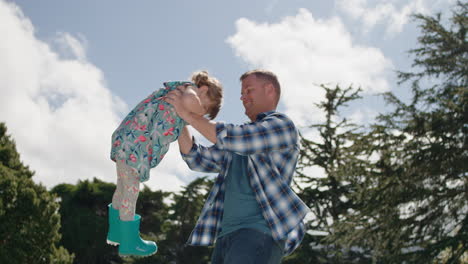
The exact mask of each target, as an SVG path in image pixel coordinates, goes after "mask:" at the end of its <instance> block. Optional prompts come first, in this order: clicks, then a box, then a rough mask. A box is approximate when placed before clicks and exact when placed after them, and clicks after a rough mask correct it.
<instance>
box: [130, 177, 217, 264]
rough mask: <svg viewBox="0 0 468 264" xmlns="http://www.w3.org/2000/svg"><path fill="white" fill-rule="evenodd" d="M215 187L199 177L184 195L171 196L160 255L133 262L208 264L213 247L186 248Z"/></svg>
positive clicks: (163, 226) (159, 237)
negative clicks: (212, 187)
mask: <svg viewBox="0 0 468 264" xmlns="http://www.w3.org/2000/svg"><path fill="white" fill-rule="evenodd" d="M212 184H213V181H212V180H209V179H207V178H206V177H201V178H197V179H195V180H194V181H192V182H191V183H190V184H189V185H187V186H186V187H184V189H183V190H182V191H181V192H180V193H173V194H171V200H172V203H171V205H170V206H169V211H168V214H165V215H164V216H163V218H161V220H163V221H164V223H163V225H162V230H160V233H159V234H160V235H159V236H157V238H158V240H157V241H158V242H157V243H158V253H156V254H155V255H153V256H150V257H147V258H135V259H132V260H131V261H129V263H138V264H143V263H191V264H206V263H208V262H209V260H210V257H211V248H209V247H193V246H188V245H186V242H187V239H188V238H189V236H190V233H191V232H192V230H193V228H194V227H195V224H196V222H197V219H198V216H199V215H200V212H201V210H202V207H203V205H204V203H205V200H206V198H207V195H208V193H209V190H210V188H211V186H212Z"/></svg>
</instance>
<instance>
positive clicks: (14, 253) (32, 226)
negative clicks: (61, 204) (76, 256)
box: [0, 123, 73, 263]
mask: <svg viewBox="0 0 468 264" xmlns="http://www.w3.org/2000/svg"><path fill="white" fill-rule="evenodd" d="M6 132H7V129H6V126H5V124H4V123H0V223H2V224H1V225H0V263H72V261H73V255H70V254H69V253H68V251H67V250H65V249H64V248H63V247H59V246H58V241H59V240H60V233H59V228H60V216H59V214H58V213H57V210H58V203H57V202H56V201H55V196H53V195H51V194H49V193H48V192H47V190H46V189H45V188H44V187H43V186H41V185H38V184H35V183H34V182H33V180H32V179H31V177H32V176H33V174H34V173H33V172H32V171H30V170H29V168H28V167H27V166H25V165H23V164H22V162H21V161H20V155H19V153H18V152H17V151H16V145H15V142H14V141H13V140H12V139H11V138H10V136H8V135H7V134H6Z"/></svg>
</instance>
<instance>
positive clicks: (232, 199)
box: [166, 70, 309, 264]
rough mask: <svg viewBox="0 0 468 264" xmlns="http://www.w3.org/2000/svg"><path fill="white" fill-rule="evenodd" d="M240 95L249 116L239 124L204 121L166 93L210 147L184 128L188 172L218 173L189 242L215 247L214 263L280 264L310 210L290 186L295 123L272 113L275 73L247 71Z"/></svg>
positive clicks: (297, 240) (295, 155)
mask: <svg viewBox="0 0 468 264" xmlns="http://www.w3.org/2000/svg"><path fill="white" fill-rule="evenodd" d="M240 80H241V82H242V89H241V98H240V99H241V100H242V103H243V105H244V108H245V114H246V115H247V116H248V117H249V119H250V120H251V122H250V123H247V124H243V125H233V124H225V123H222V122H213V121H209V120H207V119H206V118H203V117H200V116H197V115H195V114H193V113H191V112H190V111H189V110H188V109H186V108H184V107H183V105H182V104H181V102H180V92H178V91H174V92H172V93H170V94H169V95H168V98H167V99H166V100H167V102H169V103H170V104H172V105H173V106H174V108H175V110H176V111H177V113H178V114H179V116H180V117H181V118H182V119H184V120H185V121H187V123H189V124H190V125H192V127H194V128H195V129H196V130H198V131H199V132H200V133H201V134H202V135H203V136H205V137H206V138H207V139H208V140H209V141H211V142H213V143H214V145H212V146H210V147H205V146H201V145H199V144H197V143H196V142H195V141H194V138H193V137H192V136H191V134H190V132H189V130H188V129H187V127H184V129H183V131H182V133H181V134H180V136H179V139H178V141H179V147H180V151H181V153H182V157H183V159H184V160H185V162H186V163H187V164H188V166H189V167H190V168H191V169H192V170H196V171H201V172H217V173H219V175H218V176H217V178H216V182H215V184H214V185H213V187H212V189H211V191H210V194H209V196H208V198H207V201H206V202H205V205H204V207H203V209H202V212H201V214H200V217H199V219H198V222H197V224H196V226H195V228H194V230H193V231H192V234H191V235H190V237H189V239H188V242H187V243H188V244H190V245H212V244H213V243H214V242H215V241H216V244H215V249H214V251H213V255H212V263H213V264H218V263H224V264H226V263H242V264H247V263H256V264H259V263H280V261H281V258H282V257H283V256H284V255H287V254H290V253H291V252H292V251H293V250H294V249H296V247H297V246H298V245H299V243H300V241H301V240H302V238H303V236H304V224H303V222H302V221H303V219H304V216H305V215H306V214H307V213H308V212H309V208H308V207H307V206H306V205H305V204H304V203H303V202H302V201H301V200H300V198H299V197H298V196H297V195H296V194H295V193H294V192H293V191H292V189H291V188H290V184H291V181H292V176H293V174H294V170H295V167H296V163H297V159H298V155H299V143H298V132H297V130H296V128H295V126H294V124H293V122H292V121H291V120H290V119H289V118H288V117H287V116H286V115H284V114H281V113H278V112H276V111H275V109H276V107H277V105H278V101H279V98H280V94H281V88H280V84H279V82H278V79H277V77H276V75H275V74H273V73H272V72H269V71H264V70H254V71H249V72H246V73H244V74H243V75H242V76H241V78H240Z"/></svg>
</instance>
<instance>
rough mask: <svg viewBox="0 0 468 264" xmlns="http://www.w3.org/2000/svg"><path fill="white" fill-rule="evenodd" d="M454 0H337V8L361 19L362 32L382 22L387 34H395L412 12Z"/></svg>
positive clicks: (441, 6)
mask: <svg viewBox="0 0 468 264" xmlns="http://www.w3.org/2000/svg"><path fill="white" fill-rule="evenodd" d="M454 3H455V0H412V1H407V0H391V1H384V0H337V1H336V6H337V7H338V9H339V10H340V11H342V12H344V13H345V14H347V15H348V16H349V17H351V18H352V19H355V20H359V21H361V23H362V24H363V30H364V33H367V32H369V31H370V30H372V29H373V28H374V27H376V26H377V25H379V24H382V25H384V26H385V28H386V32H387V34H388V35H395V34H397V33H400V32H401V31H402V30H403V27H404V26H405V25H406V24H408V23H409V22H410V16H411V15H412V14H414V13H421V14H426V15H427V14H430V13H433V12H441V11H444V10H445V9H447V7H448V6H449V5H452V4H454Z"/></svg>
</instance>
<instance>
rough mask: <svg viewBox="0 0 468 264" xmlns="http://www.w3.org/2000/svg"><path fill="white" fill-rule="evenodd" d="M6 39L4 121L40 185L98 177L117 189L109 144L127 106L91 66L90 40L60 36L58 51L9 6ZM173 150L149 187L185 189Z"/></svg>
mask: <svg viewBox="0 0 468 264" xmlns="http://www.w3.org/2000/svg"><path fill="white" fill-rule="evenodd" d="M0 35H1V36H3V38H2V41H0V122H5V123H6V125H7V127H8V133H9V134H11V135H12V137H13V139H14V140H15V141H16V146H17V149H18V151H19V153H20V154H21V159H22V161H23V162H24V163H25V164H27V165H29V166H30V168H31V169H32V170H35V171H36V175H35V176H34V179H35V181H37V182H41V183H43V184H44V185H45V186H47V187H49V188H50V187H53V186H55V185H56V184H59V183H72V184H74V183H76V182H77V181H78V180H84V179H90V178H92V177H97V178H99V179H101V180H104V181H107V182H115V180H116V173H115V165H114V163H113V162H112V161H111V160H110V158H109V155H110V154H109V152H110V143H111V142H110V137H111V134H112V132H113V130H114V129H115V128H116V127H117V125H118V124H119V122H120V120H121V118H122V114H126V113H127V111H128V107H127V105H126V104H125V103H124V102H123V101H122V100H121V99H119V98H118V97H116V96H115V95H113V94H112V92H111V91H110V90H109V89H108V88H107V87H106V82H105V79H104V76H103V73H102V72H101V70H100V69H99V68H97V67H96V66H95V65H93V64H91V63H90V62H89V61H87V59H86V45H84V44H83V42H86V40H85V38H84V37H83V36H80V37H79V39H78V38H76V37H74V36H73V35H72V34H70V33H66V32H64V33H59V34H58V35H57V36H58V38H57V40H55V41H53V43H52V44H59V45H60V47H59V48H58V50H59V52H58V51H54V50H53V49H52V47H51V45H49V44H48V43H45V42H43V41H41V40H39V39H37V38H36V37H35V35H34V26H33V24H32V23H31V21H30V20H29V19H28V18H26V17H25V16H24V15H23V13H22V12H21V10H20V9H19V8H18V7H17V6H16V5H15V4H13V3H9V2H4V1H0ZM144 96H146V94H144V95H142V98H143V97H144ZM171 149H172V150H171V152H170V153H169V154H168V156H167V157H166V159H165V160H164V164H161V168H156V169H153V171H154V172H152V174H155V175H156V176H155V177H154V179H152V180H150V181H149V182H147V185H148V186H150V187H152V188H157V189H164V190H178V189H179V188H180V185H181V184H183V183H184V180H185V179H186V178H187V177H188V176H187V177H186V176H184V174H188V173H189V170H188V168H186V167H187V166H186V165H184V163H183V161H182V158H181V157H180V155H179V154H178V147H177V146H176V145H175V146H172V147H171ZM184 166H185V168H186V170H184V169H183V168H184ZM158 174H160V175H161V176H158ZM191 175H192V174H191ZM185 183H186V182H185Z"/></svg>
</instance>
